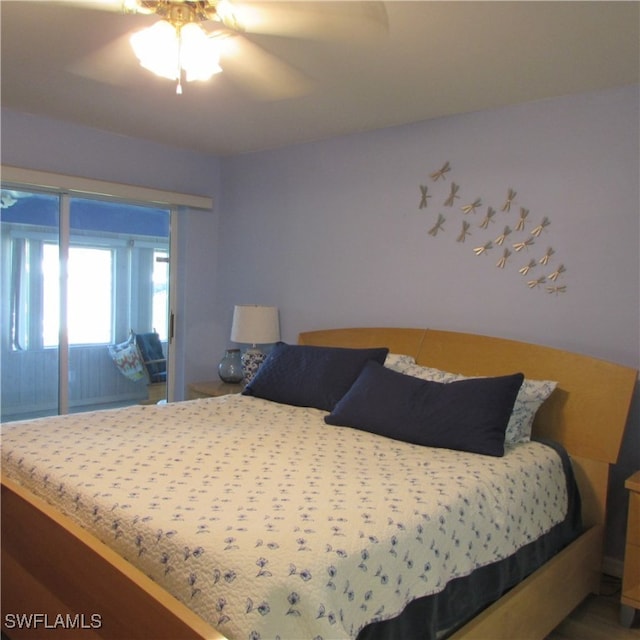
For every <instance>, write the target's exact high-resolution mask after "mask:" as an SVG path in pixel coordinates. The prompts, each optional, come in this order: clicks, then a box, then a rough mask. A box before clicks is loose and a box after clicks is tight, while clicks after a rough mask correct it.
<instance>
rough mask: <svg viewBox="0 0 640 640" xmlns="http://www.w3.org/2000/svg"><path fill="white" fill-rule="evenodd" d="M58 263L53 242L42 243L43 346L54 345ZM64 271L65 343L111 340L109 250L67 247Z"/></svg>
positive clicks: (92, 342)
mask: <svg viewBox="0 0 640 640" xmlns="http://www.w3.org/2000/svg"><path fill="white" fill-rule="evenodd" d="M59 265H60V258H59V251H58V247H57V245H54V244H49V243H45V244H44V246H43V252H42V276H43V284H44V287H43V289H44V291H43V294H44V296H43V298H44V304H43V309H42V321H43V346H44V347H56V346H58V335H59V327H60V302H59V301H60V268H59ZM68 273H69V277H68V280H67V287H68V292H67V300H68V311H67V318H68V320H67V324H68V335H69V344H71V345H75V344H106V343H110V342H113V341H114V336H113V324H112V317H113V251H112V250H111V249H96V248H92V247H70V248H69V267H68ZM165 313H166V307H165Z"/></svg>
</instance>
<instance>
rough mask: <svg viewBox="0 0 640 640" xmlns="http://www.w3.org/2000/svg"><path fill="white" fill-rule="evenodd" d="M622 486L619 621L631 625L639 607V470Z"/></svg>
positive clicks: (627, 625)
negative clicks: (625, 494) (624, 515)
mask: <svg viewBox="0 0 640 640" xmlns="http://www.w3.org/2000/svg"><path fill="white" fill-rule="evenodd" d="M624 486H625V487H626V488H627V489H629V519H628V521H627V544H626V546H625V550H624V575H623V577H622V596H621V598H620V600H621V602H622V606H621V607H620V623H621V624H623V625H624V626H625V627H631V626H633V623H634V620H635V617H636V614H637V613H638V609H640V471H636V472H635V473H634V474H633V475H632V476H631V477H630V478H628V479H627V481H626V482H625V483H624Z"/></svg>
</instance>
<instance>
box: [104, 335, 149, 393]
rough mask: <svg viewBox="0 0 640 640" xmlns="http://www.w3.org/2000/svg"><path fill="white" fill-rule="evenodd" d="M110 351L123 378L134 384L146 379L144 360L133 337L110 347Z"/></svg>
mask: <svg viewBox="0 0 640 640" xmlns="http://www.w3.org/2000/svg"><path fill="white" fill-rule="evenodd" d="M108 349H109V355H110V356H111V359H112V360H113V361H114V362H115V365H116V367H118V370H119V371H120V373H121V374H122V375H123V376H125V377H127V378H129V380H133V381H134V382H135V381H137V380H142V378H144V377H145V371H144V365H143V364H142V358H141V357H140V352H139V351H138V347H137V346H136V343H135V339H134V337H133V336H130V337H129V339H128V340H126V341H125V342H121V343H120V344H112V345H109V347H108Z"/></svg>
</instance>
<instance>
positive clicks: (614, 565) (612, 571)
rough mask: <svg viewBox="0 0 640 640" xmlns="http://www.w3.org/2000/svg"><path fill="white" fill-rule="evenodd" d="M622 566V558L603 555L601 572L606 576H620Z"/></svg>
mask: <svg viewBox="0 0 640 640" xmlns="http://www.w3.org/2000/svg"><path fill="white" fill-rule="evenodd" d="M623 568H624V564H623V562H622V560H619V559H618V558H612V557H611V556H605V557H604V558H603V559H602V573H604V574H606V575H608V576H614V577H616V578H622V573H623Z"/></svg>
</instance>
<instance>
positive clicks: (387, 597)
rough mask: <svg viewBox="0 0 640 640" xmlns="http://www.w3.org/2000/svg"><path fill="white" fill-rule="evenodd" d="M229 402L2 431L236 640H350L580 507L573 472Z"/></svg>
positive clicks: (18, 461) (30, 478)
mask: <svg viewBox="0 0 640 640" xmlns="http://www.w3.org/2000/svg"><path fill="white" fill-rule="evenodd" d="M325 415H326V414H325V413H324V412H323V411H320V410H317V409H306V408H300V407H292V406H288V405H282V404H275V403H272V402H269V401H266V400H261V399H258V398H252V397H246V396H225V397H222V398H217V399H203V400H195V401H191V402H181V403H173V404H168V405H164V406H163V405H154V406H138V407H129V408H126V409H118V410H113V411H100V412H93V413H86V414H75V415H70V416H62V417H56V418H47V419H41V420H33V421H26V422H21V423H10V424H6V425H3V434H2V463H3V469H4V471H5V473H7V474H8V475H9V476H10V477H12V478H15V479H17V480H19V482H21V483H22V484H24V485H26V486H27V487H29V488H30V489H31V490H32V491H33V492H34V493H36V494H39V495H41V496H43V497H44V498H45V499H46V500H48V501H49V502H51V503H53V504H55V505H57V506H58V507H59V508H60V509H61V510H62V511H64V512H65V513H66V514H67V515H69V516H70V517H71V518H73V519H74V520H75V521H76V522H78V523H79V524H81V525H82V526H83V527H85V528H86V529H88V530H90V531H91V532H93V533H94V534H95V535H96V536H98V537H99V538H100V539H102V540H103V541H104V542H106V543H107V544H108V545H109V546H110V547H112V548H113V549H114V550H116V551H117V552H119V553H120V554H121V555H122V556H124V557H126V558H127V559H128V560H129V561H130V562H131V563H133V564H134V565H136V566H137V567H139V568H140V569H141V570H142V571H144V572H145V573H146V574H148V575H149V576H151V577H152V578H153V579H154V580H155V581H156V582H158V583H159V584H160V585H162V586H163V587H164V588H165V589H166V590H167V591H169V592H171V593H172V594H174V595H175V597H176V598H178V599H180V600H181V601H183V602H184V603H186V604H187V605H188V606H189V607H190V608H191V609H192V610H193V611H195V612H196V613H198V614H199V615H200V616H202V618H204V619H205V620H207V621H208V622H209V623H210V624H211V625H213V626H214V627H217V628H218V629H219V630H220V631H221V632H222V633H223V634H225V635H226V636H227V637H228V638H231V639H234V640H241V639H242V640H245V639H246V640H258V639H263V640H264V639H267V638H268V639H275V638H280V639H281V640H285V639H288V640H293V639H296V640H298V639H317V640H320V639H324V640H329V639H338V638H354V637H355V636H356V635H357V633H358V631H359V630H360V629H362V628H363V627H364V626H365V625H367V624H368V623H370V622H372V621H376V620H382V619H386V618H390V617H393V616H395V615H397V614H398V613H399V612H401V611H402V609H403V608H404V607H405V605H406V604H407V603H409V602H410V601H412V600H413V599H415V598H417V597H420V596H425V595H429V594H433V593H437V592H438V591H440V590H441V589H443V587H444V585H445V584H446V583H447V582H448V581H449V580H451V579H452V578H456V577H460V576H465V575H467V574H469V573H471V572H472V571H473V570H474V568H476V567H479V566H483V565H486V564H488V563H491V562H494V561H496V560H500V559H502V558H505V557H507V556H509V555H510V554H512V553H514V552H515V551H516V550H517V549H518V548H519V547H521V546H523V545H526V544H527V543H529V542H531V541H532V540H534V539H535V538H537V537H538V536H540V535H542V534H544V533H545V532H547V531H548V530H549V529H551V528H552V527H553V526H554V525H555V524H556V523H558V522H560V521H561V520H562V519H563V518H564V516H565V512H566V509H567V491H566V482H565V479H564V476H563V472H562V463H561V460H560V458H559V457H558V455H557V454H556V453H555V451H553V450H552V449H551V448H550V447H547V446H544V445H542V444H539V443H522V444H517V445H512V446H509V447H507V452H506V455H505V456H504V457H503V458H495V457H489V456H481V455H475V454H468V453H463V452H459V451H449V450H445V449H433V448H427V447H420V446H416V445H411V444H406V443H403V442H399V441H395V440H390V439H387V438H384V437H381V436H376V435H373V434H370V433H367V432H364V431H358V430H354V429H349V428H341V427H330V426H328V425H326V424H325V423H324V421H323V418H324V416H325Z"/></svg>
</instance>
